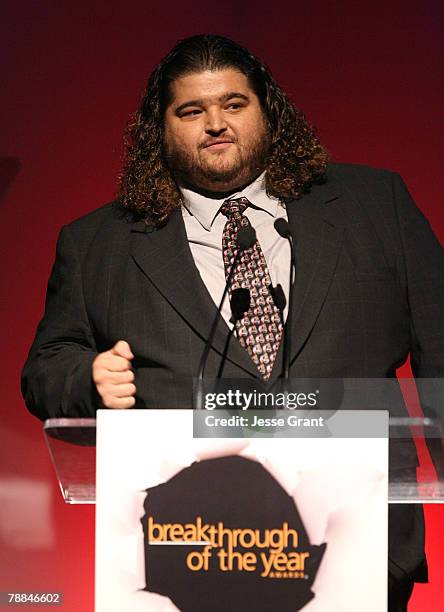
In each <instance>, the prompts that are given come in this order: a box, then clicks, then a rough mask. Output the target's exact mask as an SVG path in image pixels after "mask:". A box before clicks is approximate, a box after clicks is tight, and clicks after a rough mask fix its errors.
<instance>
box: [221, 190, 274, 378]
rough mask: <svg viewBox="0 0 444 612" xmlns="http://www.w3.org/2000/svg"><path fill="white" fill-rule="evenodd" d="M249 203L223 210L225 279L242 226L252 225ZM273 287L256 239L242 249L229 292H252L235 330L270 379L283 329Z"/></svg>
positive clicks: (226, 206)
mask: <svg viewBox="0 0 444 612" xmlns="http://www.w3.org/2000/svg"><path fill="white" fill-rule="evenodd" d="M249 205H250V202H249V200H248V199H247V198H236V199H228V200H225V202H224V203H223V205H222V207H221V209H220V212H221V213H222V214H223V215H224V216H225V217H227V222H226V224H225V227H224V231H223V234H222V253H223V258H224V265H225V278H226V279H228V276H229V274H230V271H231V267H232V265H233V263H234V261H235V259H236V255H237V250H238V246H237V232H238V230H239V228H240V227H247V226H249V225H250V222H249V220H248V218H247V217H246V216H245V215H244V211H245V209H246V208H247V207H248V206H249ZM271 286H272V285H271V278H270V273H269V271H268V266H267V262H266V261H265V257H264V254H263V252H262V249H261V247H260V245H259V242H258V241H257V240H256V242H255V243H254V245H253V246H252V247H251V248H249V249H245V250H244V251H243V252H242V255H241V256H240V259H239V260H238V263H237V265H236V270H235V271H234V274H233V277H232V281H231V284H230V287H229V288H228V292H229V294H230V296H231V292H232V291H233V290H234V289H238V288H239V287H241V288H244V289H249V291H250V298H251V301H250V309H249V310H248V311H247V312H246V314H245V316H244V317H243V318H242V319H241V320H240V321H237V322H236V332H237V337H238V340H239V342H240V344H241V346H243V347H244V348H245V349H246V351H247V352H248V354H249V355H250V357H251V359H252V360H253V362H254V363H255V364H256V366H257V369H258V370H259V373H260V374H261V376H262V378H263V379H264V380H268V379H269V378H270V375H271V372H272V370H273V366H274V362H275V360H276V355H277V353H278V350H279V344H280V342H281V339H282V332H283V324H282V319H281V313H280V311H279V309H278V307H277V306H276V304H275V302H274V300H273V295H272V292H271Z"/></svg>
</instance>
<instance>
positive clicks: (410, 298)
mask: <svg viewBox="0 0 444 612" xmlns="http://www.w3.org/2000/svg"><path fill="white" fill-rule="evenodd" d="M287 212H288V219H289V223H290V225H291V227H292V229H293V232H294V235H295V242H296V251H297V253H296V258H297V262H296V265H297V272H296V285H295V305H294V313H293V329H292V338H293V341H292V342H293V344H292V357H291V371H290V374H291V376H292V377H321V378H322V377H324V378H331V377H338V378H339V377H352V378H384V377H394V376H395V372H396V369H397V368H398V367H399V366H400V365H401V364H403V363H404V362H405V360H406V359H407V356H408V355H409V353H410V355H411V361H412V366H413V370H414V373H415V375H416V376H420V377H438V376H443V373H444V320H443V317H444V286H443V281H444V262H443V254H442V249H441V247H440V245H439V243H438V241H437V240H436V238H435V237H434V236H433V234H432V232H431V229H430V226H429V224H428V222H427V221H426V220H425V218H424V217H423V215H422V214H421V213H420V212H419V211H418V209H417V208H416V206H415V205H414V203H413V201H412V200H411V198H410V196H409V194H408V192H407V190H406V188H405V186H404V184H403V182H402V180H401V179H400V177H399V176H398V175H397V174H393V173H391V172H388V171H384V170H373V169H370V168H367V167H364V166H351V165H332V166H330V167H329V169H328V173H327V176H326V181H325V183H324V184H321V185H314V186H313V187H312V189H311V191H310V192H309V193H307V194H305V195H304V196H303V197H301V198H300V199H298V200H295V201H293V202H291V203H289V204H288V205H287ZM215 313H216V307H215V305H214V303H213V300H212V299H211V297H210V295H209V294H208V291H207V289H206V288H205V286H204V284H203V282H202V280H201V277H200V275H199V272H198V270H197V268H196V266H195V264H194V261H193V258H192V255H191V251H190V248H189V246H188V241H187V237H186V233H185V228H184V223H183V220H182V214H181V211H180V210H178V211H177V212H176V213H175V214H173V216H172V217H171V218H170V220H169V222H168V223H167V225H166V226H164V227H163V228H161V229H158V230H156V229H153V228H149V227H147V226H145V225H144V223H142V222H136V221H134V220H132V219H129V218H128V216H127V215H125V214H123V213H122V211H121V210H120V209H119V206H118V205H117V204H116V203H112V204H109V205H107V206H105V207H103V208H100V209H99V210H96V211H95V212H93V213H91V214H89V215H87V216H86V217H83V218H81V219H79V220H78V221H75V222H74V223H71V224H70V225H68V226H66V227H65V228H63V230H62V232H61V235H60V238H59V241H58V245H57V257H56V261H55V264H54V268H53V271H52V274H51V278H50V281H49V286H48V294H47V302H46V309H45V314H44V317H43V319H42V321H41V323H40V325H39V327H38V330H37V335H36V338H35V341H34V344H33V346H32V348H31V351H30V355H29V358H28V361H27V363H26V365H25V368H24V373H23V393H24V397H25V400H26V403H27V406H28V407H29V409H30V410H31V411H32V412H33V413H34V414H36V415H37V416H39V417H40V418H47V417H66V416H70V417H73V416H84V417H85V416H93V415H94V413H95V409H96V408H97V407H98V406H99V405H100V404H99V401H98V396H97V393H96V391H95V389H94V385H93V383H92V380H91V364H92V361H93V360H94V358H95V356H96V355H97V353H99V352H102V351H105V350H108V349H109V348H111V347H112V346H113V345H114V344H115V343H116V342H117V341H118V340H120V339H124V340H126V341H128V342H129V344H130V346H131V349H132V351H133V353H134V355H135V358H134V362H133V363H134V368H135V373H136V386H137V406H138V407H146V408H159V407H165V408H190V407H191V405H192V377H193V376H195V375H196V371H197V367H198V363H199V359H200V356H201V354H202V351H203V348H204V345H205V342H206V340H207V338H208V333H209V330H210V327H211V323H212V320H213V317H214V316H215ZM227 333H228V328H227V326H226V324H225V322H224V320H223V319H222V318H220V320H219V325H218V328H217V333H216V336H215V339H214V342H213V344H212V348H211V351H210V354H209V360H208V363H207V368H206V375H207V376H215V375H216V373H217V370H218V367H219V363H220V359H221V354H222V352H223V348H224V344H225V340H226V335H227ZM281 368H282V351H281V354H280V355H279V356H278V359H277V362H276V365H275V368H274V371H273V374H272V381H273V379H275V378H277V377H278V376H279V374H280V372H281ZM224 375H225V376H226V377H227V378H240V377H250V378H251V377H255V376H257V371H256V368H255V366H254V364H253V362H252V361H251V359H250V357H249V356H248V354H247V353H246V352H245V351H244V349H242V348H241V346H240V345H239V343H238V342H237V341H232V342H231V344H230V349H229V353H228V359H227V362H226V367H225V370H224ZM400 406H401V404H396V407H395V408H394V409H395V412H396V411H397V412H398V414H400V413H401V412H400V411H401V410H402V408H401V407H400ZM392 450H393V449H392V448H391V456H393V452H392ZM396 454H397V456H396V462H397V464H398V466H404V467H409V466H410V467H411V466H414V465H415V464H416V457H415V453H414V452H413V449H412V447H411V446H409V447H408V448H407V449H406V448H404V449H402V448H400V449H398V450H397V451H396ZM409 520H411V521H413V522H414V520H413V518H412V517H410V519H409ZM396 522H398V521H396ZM412 524H413V523H412ZM410 532H412V529H411V525H407V528H406V530H405V533H404V532H402V531H401V533H402V536H401V538H398V539H399V540H402V542H403V543H404V544H405V547H406V549H408V550H407V552H406V551H404V552H403V551H402V544H401V551H400V554H398V555H395V556H396V557H397V559H398V561H397V562H396V563H397V564H398V565H399V564H401V565H403V566H404V568H406V569H412V568H414V567H415V566H416V565H417V564H418V562H419V561H420V558H421V556H422V555H423V552H422V548H421V546H420V542H421V539H422V537H423V536H422V533H419V532H418V530H416V536H415V538H416V543H415V546H416V549H417V553H415V554H413V553H412V552H411V549H412V548H415V546H413V547H412V546H411V542H410V541H409V538H408V537H407V535H406V534H407V533H410ZM392 533H394V532H393V531H392ZM397 533H398V535H399V529H398V531H397ZM418 533H419V535H418ZM418 543H419V545H418ZM406 557H407V558H408V561H407V562H406V561H405V559H406Z"/></svg>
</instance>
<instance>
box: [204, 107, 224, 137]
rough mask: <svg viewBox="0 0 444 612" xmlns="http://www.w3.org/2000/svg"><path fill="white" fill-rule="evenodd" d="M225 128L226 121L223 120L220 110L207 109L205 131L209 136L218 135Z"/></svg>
mask: <svg viewBox="0 0 444 612" xmlns="http://www.w3.org/2000/svg"><path fill="white" fill-rule="evenodd" d="M226 129H227V123H226V121H225V118H224V115H223V112H222V110H220V109H216V108H213V109H208V111H207V115H206V125H205V131H206V133H207V134H210V135H211V136H220V134H223V133H224V132H225V130H226Z"/></svg>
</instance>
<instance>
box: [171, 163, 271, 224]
mask: <svg viewBox="0 0 444 612" xmlns="http://www.w3.org/2000/svg"><path fill="white" fill-rule="evenodd" d="M180 190H181V192H182V195H183V200H184V207H185V208H186V210H187V211H188V212H189V213H190V214H191V215H193V217H195V218H196V219H197V220H198V221H199V223H200V224H201V225H202V227H203V228H204V229H206V230H207V231H210V230H211V226H212V224H213V221H214V219H215V218H216V216H217V214H218V212H219V209H220V207H221V206H222V204H223V203H224V202H225V200H226V199H227V198H222V199H221V200H216V199H213V198H207V197H206V196H204V195H201V194H200V193H197V192H196V191H192V190H191V189H187V188H185V187H180ZM240 197H245V198H248V200H249V201H250V202H251V203H252V204H253V206H254V207H255V208H260V209H261V210H264V211H265V212H267V213H268V214H269V215H271V216H273V217H277V214H278V207H279V200H278V199H277V198H274V197H272V196H269V195H267V191H266V189H265V172H263V173H262V174H261V175H260V176H258V177H257V179H256V180H254V181H253V182H252V183H250V184H249V185H247V186H246V187H244V188H243V189H242V190H241V191H237V192H236V193H233V194H232V195H231V196H230V198H240Z"/></svg>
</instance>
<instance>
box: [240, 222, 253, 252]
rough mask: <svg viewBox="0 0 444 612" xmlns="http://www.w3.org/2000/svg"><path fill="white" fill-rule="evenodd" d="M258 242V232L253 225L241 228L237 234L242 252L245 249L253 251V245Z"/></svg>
mask: <svg viewBox="0 0 444 612" xmlns="http://www.w3.org/2000/svg"><path fill="white" fill-rule="evenodd" d="M255 242H256V232H255V230H254V228H253V227H251V225H247V226H246V227H240V228H239V230H238V232H237V244H238V247H239V249H240V250H241V251H245V249H251V247H252V246H253V244H254V243H255Z"/></svg>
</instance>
